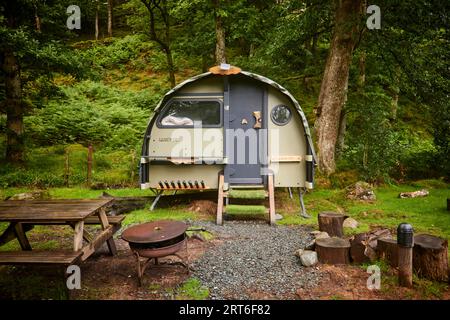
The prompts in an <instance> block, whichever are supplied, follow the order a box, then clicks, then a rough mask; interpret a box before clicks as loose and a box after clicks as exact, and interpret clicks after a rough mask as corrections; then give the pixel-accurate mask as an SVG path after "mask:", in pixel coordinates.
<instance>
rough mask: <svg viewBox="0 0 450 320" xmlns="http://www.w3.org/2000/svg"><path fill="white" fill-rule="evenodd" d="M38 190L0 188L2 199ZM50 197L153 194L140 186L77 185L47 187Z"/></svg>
mask: <svg viewBox="0 0 450 320" xmlns="http://www.w3.org/2000/svg"><path fill="white" fill-rule="evenodd" d="M33 190H36V189H34V188H7V189H0V199H5V198H7V197H10V196H12V195H14V194H17V193H24V192H30V191H33ZM47 190H48V192H49V194H50V197H51V198H53V199H94V198H98V197H100V196H101V195H102V193H103V192H106V193H108V194H110V195H112V196H114V197H141V196H153V195H154V194H153V192H152V191H150V190H141V189H139V188H123V189H102V190H92V189H89V188H86V187H82V186H77V187H73V188H49V189H47Z"/></svg>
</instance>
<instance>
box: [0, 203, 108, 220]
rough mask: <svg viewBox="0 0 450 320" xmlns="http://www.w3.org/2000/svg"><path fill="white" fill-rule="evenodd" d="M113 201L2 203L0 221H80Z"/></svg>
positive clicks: (0, 205) (0, 204)
mask: <svg viewBox="0 0 450 320" xmlns="http://www.w3.org/2000/svg"><path fill="white" fill-rule="evenodd" d="M112 201H113V199H92V200H91V199H89V200H51V201H49V200H32V201H27V200H17V201H16V200H14V201H3V202H0V221H20V222H27V221H33V220H34V221H46V220H51V221H79V220H83V219H85V218H86V217H88V216H90V215H93V214H95V213H97V212H98V211H99V210H100V209H101V208H102V207H104V206H107V205H108V204H110V203H111V202H112Z"/></svg>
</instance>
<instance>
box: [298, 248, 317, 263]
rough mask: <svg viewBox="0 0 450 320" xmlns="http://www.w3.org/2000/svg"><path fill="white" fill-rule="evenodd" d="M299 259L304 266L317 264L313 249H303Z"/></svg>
mask: <svg viewBox="0 0 450 320" xmlns="http://www.w3.org/2000/svg"><path fill="white" fill-rule="evenodd" d="M300 261H301V263H302V265H304V266H305V267H312V266H314V265H316V264H317V262H319V261H318V259H317V253H316V252H315V251H310V250H305V251H304V252H303V254H302V255H301V256H300Z"/></svg>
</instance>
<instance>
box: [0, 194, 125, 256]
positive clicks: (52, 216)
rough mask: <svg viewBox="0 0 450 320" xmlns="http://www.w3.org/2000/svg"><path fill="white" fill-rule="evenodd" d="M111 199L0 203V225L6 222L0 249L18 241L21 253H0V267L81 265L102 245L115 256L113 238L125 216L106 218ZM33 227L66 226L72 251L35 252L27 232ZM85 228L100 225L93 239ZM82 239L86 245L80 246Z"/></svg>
mask: <svg viewBox="0 0 450 320" xmlns="http://www.w3.org/2000/svg"><path fill="white" fill-rule="evenodd" d="M112 201H113V199H94V200H32V201H29V200H10V201H3V202H0V222H8V223H9V225H8V227H7V228H6V230H5V231H4V232H3V234H2V235H0V246H1V245H3V244H5V243H7V242H9V241H11V240H14V239H16V238H17V240H18V242H19V244H20V247H21V249H22V251H0V264H50V265H52V264H55V265H70V264H73V263H75V262H83V261H85V260H86V259H87V258H89V257H90V256H91V255H92V254H93V253H94V252H95V251H96V250H97V249H98V248H99V247H101V246H102V245H103V244H104V243H105V242H106V244H107V245H108V249H109V251H110V253H111V254H112V255H115V254H116V253H117V250H116V246H115V243H114V240H113V235H114V233H115V232H117V231H118V230H119V229H120V227H121V223H122V221H123V219H124V218H125V216H123V215H122V216H113V217H108V216H107V215H106V207H107V206H108V205H109V204H110V203H111V202H112ZM35 225H69V226H71V227H72V229H73V231H74V237H73V250H72V251H70V250H65V251H62V250H58V251H34V250H32V248H31V245H30V243H29V241H28V238H27V236H26V232H27V231H30V230H31V229H33V227H34V226H35ZM85 225H100V226H101V231H100V232H99V233H98V234H96V235H95V236H94V235H92V234H91V233H89V232H88V231H87V230H86V229H85V228H84V226H85ZM83 240H85V241H86V245H83Z"/></svg>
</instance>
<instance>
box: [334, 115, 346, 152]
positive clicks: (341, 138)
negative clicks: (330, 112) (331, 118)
mask: <svg viewBox="0 0 450 320" xmlns="http://www.w3.org/2000/svg"><path fill="white" fill-rule="evenodd" d="M346 131H347V113H346V112H345V110H342V111H341V116H340V119H339V133H338V137H337V142H336V144H337V145H336V158H339V157H340V156H341V155H342V152H343V151H344V147H345V132H346Z"/></svg>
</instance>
